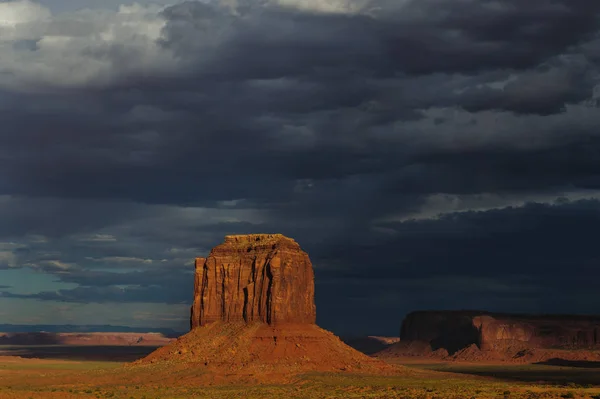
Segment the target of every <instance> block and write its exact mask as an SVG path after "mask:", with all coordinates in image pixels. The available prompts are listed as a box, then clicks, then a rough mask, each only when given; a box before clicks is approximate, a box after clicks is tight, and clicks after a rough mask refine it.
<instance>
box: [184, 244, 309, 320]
mask: <svg viewBox="0 0 600 399" xmlns="http://www.w3.org/2000/svg"><path fill="white" fill-rule="evenodd" d="M315 318H316V309H315V304H314V274H313V269H312V264H311V262H310V259H309V257H308V255H307V254H306V252H304V251H302V250H301V249H300V246H299V245H298V244H297V243H296V242H295V241H294V240H292V239H291V238H287V237H285V236H283V235H281V234H250V235H238V236H226V237H225V242H224V243H223V244H221V245H218V246H216V247H215V248H213V250H212V251H211V253H210V255H209V256H208V258H206V259H205V258H198V259H196V275H195V283H194V302H193V305H192V310H191V323H190V324H191V327H192V328H194V327H198V326H203V325H207V324H210V323H213V322H216V321H224V322H238V321H244V322H246V323H251V322H255V321H259V322H263V323H267V324H279V323H299V324H304V323H308V324H314V323H315Z"/></svg>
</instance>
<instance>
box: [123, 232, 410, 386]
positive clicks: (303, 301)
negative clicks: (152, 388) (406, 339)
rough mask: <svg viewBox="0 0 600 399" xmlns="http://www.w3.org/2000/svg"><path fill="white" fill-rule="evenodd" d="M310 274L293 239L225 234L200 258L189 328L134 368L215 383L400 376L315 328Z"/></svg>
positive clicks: (306, 258) (393, 367) (274, 236)
mask: <svg viewBox="0 0 600 399" xmlns="http://www.w3.org/2000/svg"><path fill="white" fill-rule="evenodd" d="M313 276H314V274H313V268H312V264H311V262H310V259H309V258H308V255H307V254H306V253H305V252H304V251H302V250H301V249H300V246H299V245H298V244H297V243H296V242H295V241H294V240H292V239H291V238H287V237H284V236H283V235H281V234H250V235H244V236H227V237H226V238H225V242H224V243H223V244H221V245H218V246H217V247H215V248H214V249H213V250H212V251H211V253H210V255H209V256H208V257H207V258H206V259H205V258H198V259H196V275H195V287H194V301H193V305H192V309H191V327H192V328H191V331H190V332H189V333H187V334H186V335H184V336H181V337H179V338H178V339H177V340H176V341H175V342H173V343H171V344H170V345H167V346H165V347H162V348H160V349H158V350H156V351H155V352H153V353H151V354H150V355H148V356H147V357H146V358H144V359H141V360H139V361H138V362H136V363H135V364H134V366H137V365H140V366H147V365H149V364H150V365H151V364H153V363H158V364H161V363H169V364H170V365H171V366H175V367H177V366H176V365H179V364H184V365H185V367H184V368H185V369H186V370H187V369H189V368H192V369H194V370H195V369H198V370H200V374H201V375H202V378H203V379H206V381H208V382H210V383H213V382H215V381H216V380H215V379H219V381H221V380H223V379H225V380H228V381H230V380H235V381H252V382H267V383H273V381H288V380H289V378H292V377H293V376H294V375H297V374H300V373H305V372H309V371H327V372H342V371H343V372H360V373H362V374H365V373H366V374H381V373H393V374H397V373H398V372H400V371H401V370H400V369H399V368H398V367H395V366H391V365H388V364H386V363H384V362H381V361H379V360H376V359H373V358H370V357H369V356H366V355H365V354H363V353H360V352H359V351H357V350H354V349H352V348H351V347H349V346H348V345H346V344H344V343H343V342H342V341H341V340H340V339H339V338H338V337H336V336H335V335H333V334H332V333H330V332H328V331H326V330H323V329H321V328H319V327H318V326H317V325H316V324H315V318H316V317H315V316H316V309H315V304H314V277H313ZM402 372H403V370H402ZM186 373H187V371H186ZM203 381H204V380H203ZM223 381H224V380H223Z"/></svg>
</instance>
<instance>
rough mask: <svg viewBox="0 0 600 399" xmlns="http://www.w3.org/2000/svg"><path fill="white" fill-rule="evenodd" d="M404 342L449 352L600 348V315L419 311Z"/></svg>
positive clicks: (408, 322) (407, 324)
mask: <svg viewBox="0 0 600 399" xmlns="http://www.w3.org/2000/svg"><path fill="white" fill-rule="evenodd" d="M400 338H401V341H404V342H410V341H413V342H414V341H421V342H427V343H430V344H431V346H432V349H438V348H444V349H447V350H448V351H449V352H450V353H453V352H454V351H457V350H460V349H462V348H465V347H468V346H469V345H472V344H475V345H477V347H479V348H480V349H481V350H483V351H498V352H503V351H506V350H507V349H511V348H512V349H514V348H528V349H531V348H541V349H571V350H576V349H591V348H600V316H580V315H528V314H506V313H493V312H485V311H420V312H413V313H411V314H409V315H407V316H406V318H405V319H404V321H403V323H402V329H401V331H400Z"/></svg>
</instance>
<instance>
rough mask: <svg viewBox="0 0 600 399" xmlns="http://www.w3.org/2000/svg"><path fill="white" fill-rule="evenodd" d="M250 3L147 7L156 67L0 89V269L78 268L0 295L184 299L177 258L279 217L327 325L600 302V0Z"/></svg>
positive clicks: (364, 328) (113, 57) (183, 266)
mask: <svg viewBox="0 0 600 399" xmlns="http://www.w3.org/2000/svg"><path fill="white" fill-rule="evenodd" d="M258 3H259V2H258V1H248V2H246V3H241V4H239V5H238V8H236V9H232V8H229V7H225V6H220V5H218V4H204V3H199V2H185V3H182V4H178V5H175V6H172V7H170V8H167V9H165V10H164V11H162V16H163V17H164V18H165V19H166V21H167V23H166V26H165V27H164V28H163V32H162V37H161V38H160V39H159V41H158V43H159V48H160V51H162V52H164V53H165V54H170V55H171V56H172V57H173V59H174V60H175V62H176V68H171V69H169V68H166V69H163V70H159V71H146V72H144V71H141V72H140V70H135V71H134V72H131V73H129V72H128V66H129V65H130V64H131V63H132V62H133V61H131V60H130V58H129V57H131V56H132V55H131V54H129V53H127V52H126V51H122V48H120V47H119V46H117V45H113V46H110V47H108V48H105V49H103V50H104V52H103V53H98V54H93V55H92V56H93V57H95V58H96V59H102V60H105V61H106V60H108V61H109V62H110V63H111V65H112V66H113V67H114V70H115V71H118V73H116V72H115V73H114V74H113V75H111V76H110V78H109V79H106V80H105V81H103V82H101V83H97V82H94V83H93V84H92V83H82V84H78V85H74V86H71V87H68V88H65V87H58V86H52V85H44V86H39V87H38V89H35V88H34V89H32V88H31V87H29V86H28V87H27V89H25V86H23V87H13V86H10V87H8V86H6V87H5V88H4V89H1V87H2V86H0V100H4V99H6V101H0V120H1V121H2V129H1V130H0V195H2V196H1V197H0V220H1V221H2V223H0V242H2V241H4V242H6V243H10V246H9V245H8V244H4V245H5V247H6V248H3V247H0V255H1V254H3V253H4V254H5V255H4V256H0V268H9V267H11V268H14V267H27V268H30V269H32V270H35V271H38V272H40V271H43V272H46V273H51V274H53V275H55V276H56V279H57V280H60V281H63V282H68V283H74V284H77V287H76V288H72V289H62V290H57V291H54V290H49V291H44V292H40V293H37V294H20V293H11V292H9V291H5V292H4V293H3V296H5V297H13V298H37V299H40V300H53V301H67V302H83V303H86V302H100V303H103V302H152V303H155V302H161V303H173V304H175V303H187V302H189V301H190V296H191V289H192V281H191V278H190V273H191V270H192V267H191V260H192V259H193V257H194V256H199V255H203V254H205V253H206V252H207V251H208V250H209V249H210V247H212V246H213V245H215V244H217V243H218V242H220V241H221V239H222V236H223V235H225V234H231V233H250V232H282V233H284V234H287V235H290V236H292V237H295V238H296V239H297V241H299V243H300V244H301V245H302V246H303V247H304V248H305V249H306V250H307V251H308V252H309V253H310V255H311V257H312V259H313V263H314V264H315V267H316V278H317V306H318V309H319V312H318V314H319V320H318V321H319V324H321V325H322V326H324V327H327V328H331V329H333V330H334V331H336V332H339V333H349V332H355V333H381V334H392V333H395V332H396V330H397V328H398V327H399V323H400V320H401V318H402V316H403V315H404V314H405V313H406V312H408V311H411V310H415V309H429V308H435V309H457V308H474V307H476V308H485V309H489V310H498V311H525V312H562V313H600V302H599V301H598V298H597V287H596V286H595V283H594V282H595V281H596V280H597V278H598V277H600V275H599V272H598V270H600V269H598V267H597V265H598V262H599V261H600V257H599V256H598V255H597V251H596V250H595V247H596V245H595V232H596V230H597V229H598V227H599V226H600V203H599V202H598V200H597V199H596V198H598V196H597V191H596V190H598V189H599V188H600V187H599V186H600V136H599V135H598V126H599V124H600V111H599V110H598V108H597V106H596V105H597V100H596V96H595V94H596V93H595V90H594V88H595V87H596V85H597V84H598V82H597V80H598V76H599V75H598V72H599V70H598V61H599V60H600V50H599V49H600V37H599V32H600V19H599V17H600V14H599V11H600V3H598V2H592V1H584V0H563V1H550V0H547V1H546V0H529V1H517V0H499V1H495V2H488V1H461V2H456V1H451V0H418V1H416V0H414V1H400V2H399V1H389V2H388V1H384V0H382V1H374V2H370V3H368V5H367V6H365V7H364V8H363V9H362V11H359V12H327V13H324V12H320V11H319V10H310V9H300V10H299V9H295V8H293V7H288V6H283V5H277V4H275V3H268V4H267V3H264V4H258ZM282 3H283V2H282ZM313 3H314V4H318V2H316V1H313V2H311V3H310V4H313ZM283 4H284V5H285V4H291V2H286V3H283ZM19 51H35V50H27V49H21V50H19ZM87 56H89V54H88V55H87ZM3 251H4V252H3ZM0 288H3V289H6V287H2V286H0ZM182 317H185V315H182Z"/></svg>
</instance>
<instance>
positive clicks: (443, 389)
mask: <svg viewBox="0 0 600 399" xmlns="http://www.w3.org/2000/svg"><path fill="white" fill-rule="evenodd" d="M152 349H153V348H150V347H147V348H139V347H138V348H135V347H105V348H102V347H92V348H90V347H79V348H74V347H60V346H55V347H44V348H40V347H19V348H15V347H0V399H12V398H15V399H22V398H25V399H29V398H33V399H37V398H41V399H44V398H50V399H51V398H60V399H68V398H125V399H131V398H135V399H142V398H145V399H155V398H160V399H167V398H182V399H183V398H215V399H218V398H315V399H316V398H419V399H425V398H427V399H433V398H439V399H442V398H457V399H458V398H460V399H469V398H600V365H599V364H596V363H585V362H583V363H560V362H558V363H556V364H543V365H541V364H540V365H510V364H468V363H442V362H434V361H420V360H418V359H397V360H395V361H396V362H397V363H398V364H402V365H403V366H404V367H405V372H404V373H402V374H401V375H398V376H393V377H383V376H366V375H360V374H317V373H314V374H307V375H302V376H298V377H297V378H295V379H294V380H293V381H290V382H288V383H285V384H284V383H277V382H276V381H277V378H274V379H273V381H274V382H272V383H268V384H262V385H253V384H251V383H244V382H237V383H231V382H227V380H226V377H227V376H221V377H223V379H219V378H215V379H213V381H212V383H209V384H212V385H208V386H206V385H204V384H206V381H207V379H206V378H205V377H206V376H205V375H204V376H203V375H202V372H201V371H199V369H197V368H193V367H189V366H188V365H182V364H179V365H177V364H168V365H167V364H161V365H151V366H145V367H130V366H128V365H127V364H128V363H127V362H128V361H131V360H133V359H135V358H138V357H140V356H143V355H144V354H145V352H148V351H151V350H152ZM2 354H4V355H8V356H2ZM200 381H202V384H201V383H200Z"/></svg>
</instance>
